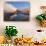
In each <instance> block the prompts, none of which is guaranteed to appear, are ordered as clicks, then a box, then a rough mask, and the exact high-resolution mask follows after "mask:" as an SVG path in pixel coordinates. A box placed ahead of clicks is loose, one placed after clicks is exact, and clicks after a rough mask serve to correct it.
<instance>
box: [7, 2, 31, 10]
mask: <svg viewBox="0 0 46 46" xmlns="http://www.w3.org/2000/svg"><path fill="white" fill-rule="evenodd" d="M7 3H8V4H11V5H13V7H16V8H17V9H25V8H30V3H29V2H7Z"/></svg>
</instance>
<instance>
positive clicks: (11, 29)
mask: <svg viewBox="0 0 46 46" xmlns="http://www.w3.org/2000/svg"><path fill="white" fill-rule="evenodd" d="M5 31H6V32H5V34H6V36H7V37H9V38H11V37H12V36H17V33H18V31H17V29H16V27H15V26H6V29H5Z"/></svg>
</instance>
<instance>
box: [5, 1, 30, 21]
mask: <svg viewBox="0 0 46 46" xmlns="http://www.w3.org/2000/svg"><path fill="white" fill-rule="evenodd" d="M29 15H30V2H28V1H21V2H19V1H14V2H8V1H7V2H5V5H4V21H29Z"/></svg>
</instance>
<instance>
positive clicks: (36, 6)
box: [0, 0, 46, 37]
mask: <svg viewBox="0 0 46 46" xmlns="http://www.w3.org/2000/svg"><path fill="white" fill-rule="evenodd" d="M3 2H4V1H2V0H1V1H0V35H3V34H4V29H5V26H6V25H14V26H16V27H17V29H18V32H19V33H18V36H21V35H22V34H23V35H24V36H28V37H30V36H31V35H32V34H33V33H36V30H37V29H43V30H45V31H46V28H43V27H40V26H39V24H38V22H37V20H36V19H35V17H36V15H37V14H40V13H41V11H40V6H42V5H46V0H32V1H31V10H30V11H31V13H30V21H29V22H4V21H3V7H4V3H3Z"/></svg>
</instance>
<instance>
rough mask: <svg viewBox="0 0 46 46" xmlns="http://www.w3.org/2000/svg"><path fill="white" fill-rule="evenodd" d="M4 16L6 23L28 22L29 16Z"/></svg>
mask: <svg viewBox="0 0 46 46" xmlns="http://www.w3.org/2000/svg"><path fill="white" fill-rule="evenodd" d="M4 16H5V17H4V18H7V19H5V20H7V21H28V20H29V15H25V14H22V13H19V14H15V15H12V14H9V13H8V14H7V13H5V15H4Z"/></svg>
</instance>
